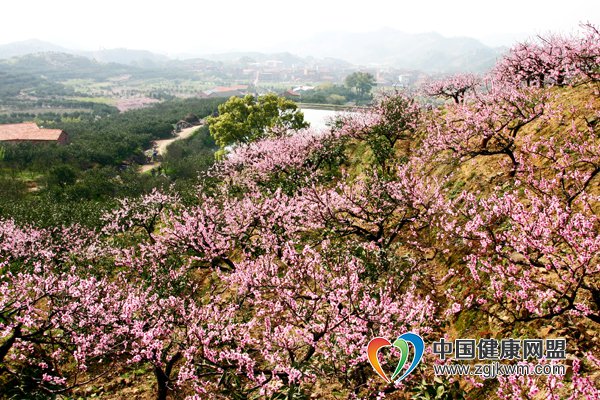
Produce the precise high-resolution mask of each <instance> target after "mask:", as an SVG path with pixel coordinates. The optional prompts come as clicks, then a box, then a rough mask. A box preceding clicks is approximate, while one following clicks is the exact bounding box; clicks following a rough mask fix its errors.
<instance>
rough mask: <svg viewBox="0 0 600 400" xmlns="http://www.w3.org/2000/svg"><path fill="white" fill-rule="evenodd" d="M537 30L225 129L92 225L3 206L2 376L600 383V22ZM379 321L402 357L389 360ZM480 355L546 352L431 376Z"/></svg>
mask: <svg viewBox="0 0 600 400" xmlns="http://www.w3.org/2000/svg"><path fill="white" fill-rule="evenodd" d="M544 39H545V40H540V41H536V42H528V43H522V44H519V45H517V46H515V47H514V48H513V49H511V51H509V52H508V53H507V54H506V55H505V56H504V57H503V58H502V59H500V60H499V62H498V63H497V64H496V65H495V67H494V69H493V71H492V72H491V73H490V74H488V75H486V76H475V75H471V74H463V75H458V76H453V77H450V78H448V79H445V80H441V81H430V82H427V83H426V84H424V85H423V86H422V87H421V92H420V93H419V96H418V97H413V96H411V95H409V94H407V93H390V94H388V95H387V96H382V97H381V98H379V99H377V100H376V101H375V102H374V104H373V105H372V107H370V108H369V109H368V110H365V111H364V112H361V113H353V114H346V115H341V116H340V117H339V118H338V119H337V120H336V121H334V122H333V123H332V124H331V126H330V127H329V129H325V130H322V131H313V130H310V129H301V130H296V131H288V130H285V129H271V130H262V131H259V130H257V131H255V132H250V133H251V134H252V135H251V134H250V133H248V134H244V132H241V133H240V132H235V133H239V134H238V135H233V134H232V135H231V136H232V137H234V138H239V139H238V140H237V141H235V142H234V143H232V144H230V145H229V146H225V147H224V148H223V149H222V150H224V153H225V154H222V157H221V159H220V160H219V161H218V162H217V163H216V164H215V165H214V166H213V167H212V168H211V169H210V170H209V171H205V173H203V174H202V175H201V176H200V177H199V179H198V181H197V182H196V185H195V187H194V189H193V191H191V192H190V191H185V192H184V191H180V190H178V188H177V187H171V188H169V187H163V188H156V189H154V190H152V191H150V192H149V193H146V194H144V195H142V196H131V197H129V198H125V199H120V200H119V201H118V204H116V206H115V207H113V208H112V209H111V210H109V211H107V212H106V213H105V215H104V216H103V218H102V224H101V226H99V227H98V229H89V228H85V227H83V226H81V225H80V224H72V225H64V226H55V227H49V228H42V227H38V226H34V225H33V224H20V223H16V222H15V221H14V220H12V219H10V218H5V219H3V220H2V221H1V223H0V268H2V275H0V316H1V318H0V335H1V336H0V338H1V339H2V342H1V344H0V350H2V351H0V363H1V364H2V366H3V368H2V369H0V393H5V394H6V397H8V398H10V397H13V398H23V397H25V396H27V397H40V398H43V397H44V396H46V397H48V396H57V397H58V396H63V395H65V396H73V397H80V396H81V397H84V396H92V395H95V396H106V397H112V398H128V397H132V396H140V397H142V396H143V397H155V398H158V399H159V400H166V399H167V398H189V399H204V398H209V399H262V398H268V399H284V398H286V399H311V398H319V399H339V398H348V399H383V398H386V399H406V398H415V399H428V398H441V399H466V398H472V399H479V398H486V399H487V398H489V399H502V400H513V399H537V398H550V399H554V398H556V399H559V398H566V399H588V400H589V399H597V398H599V397H600V383H599V382H600V359H599V358H598V354H600V342H599V340H598V338H599V337H600V335H599V329H600V292H599V290H598V288H599V287H600V259H599V255H600V197H599V196H600V135H599V129H600V125H598V120H599V119H600V74H599V72H600V33H599V31H598V29H597V28H595V27H594V26H591V25H586V26H584V29H583V31H582V32H581V33H580V34H579V35H577V36H569V37H561V36H549V37H546V38H544ZM250 100H252V98H251V97H250V98H248V101H250ZM421 100H422V101H421ZM240 101H241V100H240ZM269 104H276V102H272V103H269ZM252 105H253V106H255V103H252ZM242 109H243V108H242ZM275 110H276V111H278V109H277V108H275ZM264 114H265V113H262V114H261V113H255V114H253V115H255V116H256V115H259V116H261V115H264ZM296 115H297V114H296ZM223 120H224V121H225V122H226V123H228V124H229V126H230V127H231V128H232V129H234V128H236V125H235V121H233V119H227V118H223ZM226 123H224V124H223V125H227V124H226ZM409 332H411V333H412V334H413V335H410V337H412V338H413V339H408V340H409V341H411V343H412V345H411V346H409V345H408V343H407V341H405V340H404V339H403V338H400V339H398V340H397V339H396V338H398V337H399V336H400V335H403V334H407V333H409ZM417 335H418V336H419V337H421V338H422V340H423V342H424V343H423V347H424V351H423V353H422V358H420V359H419V357H420V356H421V354H419V353H418V351H417V345H415V344H416V343H417V344H418V343H419V342H418V341H416V340H415V339H414V338H416V337H417ZM404 337H405V338H407V336H404ZM374 338H379V339H378V340H379V342H380V343H381V342H383V343H384V344H385V346H391V345H392V343H395V344H396V346H397V348H400V349H402V351H403V352H408V353H411V354H409V355H408V358H407V359H409V360H410V359H418V360H417V361H416V363H418V361H420V363H419V365H418V367H416V368H414V369H411V370H410V371H409V372H410V374H409V375H407V376H406V377H404V376H401V377H400V379H401V381H396V382H390V379H389V378H387V377H389V376H392V371H394V369H395V368H396V366H397V365H398V362H399V360H402V358H401V354H399V353H400V352H397V351H395V350H393V349H385V348H384V349H383V350H382V351H380V352H379V356H378V355H377V351H376V352H375V354H374V355H373V354H372V353H371V354H368V348H370V346H369V343H371V340H372V339H374ZM458 339H466V340H469V341H470V340H473V342H472V346H473V347H472V349H473V352H474V353H473V357H466V358H473V359H469V360H467V359H465V357H456V356H455V354H456V352H452V350H450V349H449V348H448V346H446V345H448V344H450V343H456V342H455V340H458ZM538 339H539V340H541V342H539V343H541V346H542V347H541V348H539V352H538V351H537V350H535V351H532V349H531V348H528V351H527V352H525V349H524V346H525V343H529V342H526V341H529V340H534V341H536V343H538V342H537V340H538ZM434 343H437V344H438V346H434ZM463 343H464V342H463ZM469 343H471V342H469ZM475 343H477V345H475ZM507 343H508V344H507ZM521 345H522V346H523V347H521ZM563 345H564V346H563ZM385 346H384V347H385ZM463 350H464V349H463ZM463 350H460V351H463ZM476 350H477V351H476ZM460 351H459V353H458V355H459V356H460V355H461V352H460ZM404 355H406V354H404ZM463 355H465V354H463ZM467 356H468V354H467ZM490 363H492V364H490ZM493 363H497V364H499V365H504V366H517V365H523V366H526V368H527V371H530V370H531V371H538V372H539V371H542V372H543V373H542V374H537V375H534V374H527V375H516V374H508V375H506V374H504V375H503V374H499V375H497V376H492V375H493V374H492V373H491V372H492V371H491V370H490V371H488V372H489V373H486V374H482V375H481V376H476V375H468V376H462V375H455V374H454V375H453V374H440V375H436V374H435V371H438V369H437V368H436V367H438V366H443V365H464V366H472V367H473V368H475V365H476V364H485V365H497V364H493ZM373 365H379V366H380V367H381V369H380V370H379V369H374V368H373V367H372V366H373ZM415 365H416V364H415ZM401 366H402V365H401ZM490 368H491V367H490ZM490 368H487V369H490ZM530 368H531V369H530ZM401 371H402V368H400V370H399V371H397V372H401ZM544 371H545V372H544Z"/></svg>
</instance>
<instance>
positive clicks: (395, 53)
mask: <svg viewBox="0 0 600 400" xmlns="http://www.w3.org/2000/svg"><path fill="white" fill-rule="evenodd" d="M280 48H285V49H289V50H290V51H293V52H294V53H296V54H299V55H304V56H307V55H310V56H314V57H334V58H340V59H344V60H347V61H349V62H351V63H354V64H360V65H367V64H384V65H390V66H395V67H398V68H406V69H415V70H422V71H426V72H457V71H475V72H479V71H483V70H486V69H489V68H490V67H491V66H492V65H493V64H494V62H495V60H496V59H497V57H498V56H499V55H500V54H501V53H502V52H503V50H504V49H502V48H492V47H488V46H486V45H484V44H483V43H481V42H479V41H477V40H476V39H472V38H467V37H452V38H448V37H444V36H442V35H440V34H438V33H433V32H432V33H421V34H409V33H404V32H401V31H397V30H394V29H382V30H378V31H374V32H366V33H347V32H329V33H321V34H318V35H315V36H313V37H311V38H309V39H306V40H302V41H295V42H287V43H284V44H281V45H279V46H277V47H276V48H275V49H274V50H277V49H280Z"/></svg>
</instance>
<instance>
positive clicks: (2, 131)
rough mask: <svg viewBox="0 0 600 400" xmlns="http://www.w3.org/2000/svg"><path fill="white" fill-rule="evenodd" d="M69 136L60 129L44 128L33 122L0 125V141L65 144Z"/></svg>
mask: <svg viewBox="0 0 600 400" xmlns="http://www.w3.org/2000/svg"><path fill="white" fill-rule="evenodd" d="M68 141H69V136H68V135H67V134H66V133H65V132H63V131H62V130H60V129H44V128H40V127H38V126H37V125H36V124H35V123H34V122H25V123H22V124H6V125H0V142H10V143H18V142H33V143H59V144H66V143H67V142H68Z"/></svg>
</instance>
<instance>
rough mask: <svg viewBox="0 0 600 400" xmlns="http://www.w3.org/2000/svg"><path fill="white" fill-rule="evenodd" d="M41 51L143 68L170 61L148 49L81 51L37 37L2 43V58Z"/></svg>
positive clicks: (0, 48)
mask: <svg viewBox="0 0 600 400" xmlns="http://www.w3.org/2000/svg"><path fill="white" fill-rule="evenodd" d="M39 53H65V54H71V55H75V56H82V57H86V58H88V59H91V60H95V61H99V62H102V63H117V64H124V65H131V66H136V67H143V68H154V67H159V66H162V65H163V64H165V63H167V62H169V60H170V59H169V57H167V56H165V55H162V54H156V53H152V52H150V51H147V50H131V49H123V48H120V49H103V50H97V51H81V50H72V49H67V48H64V47H61V46H57V45H55V44H52V43H48V42H44V41H41V40H37V39H32V40H25V41H22V42H14V43H9V44H5V45H0V59H9V58H13V57H21V56H26V55H31V54H39Z"/></svg>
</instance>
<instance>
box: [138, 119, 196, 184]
mask: <svg viewBox="0 0 600 400" xmlns="http://www.w3.org/2000/svg"><path fill="white" fill-rule="evenodd" d="M201 127H202V125H196V126H192V127H191V128H185V129H182V130H181V132H179V133H178V134H177V135H175V136H173V137H172V138H169V139H161V140H155V141H154V143H155V144H156V150H157V152H158V155H160V156H164V155H165V153H166V152H167V147H169V145H170V144H171V143H173V142H174V141H176V140H181V139H185V138H188V137H190V136H192V134H193V133H194V132H196V131H197V130H198V129H200V128H201ZM159 166H160V161H155V162H153V163H150V164H144V165H142V167H141V168H140V172H141V173H144V172H148V171H150V170H152V169H154V168H158V167H159Z"/></svg>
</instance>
